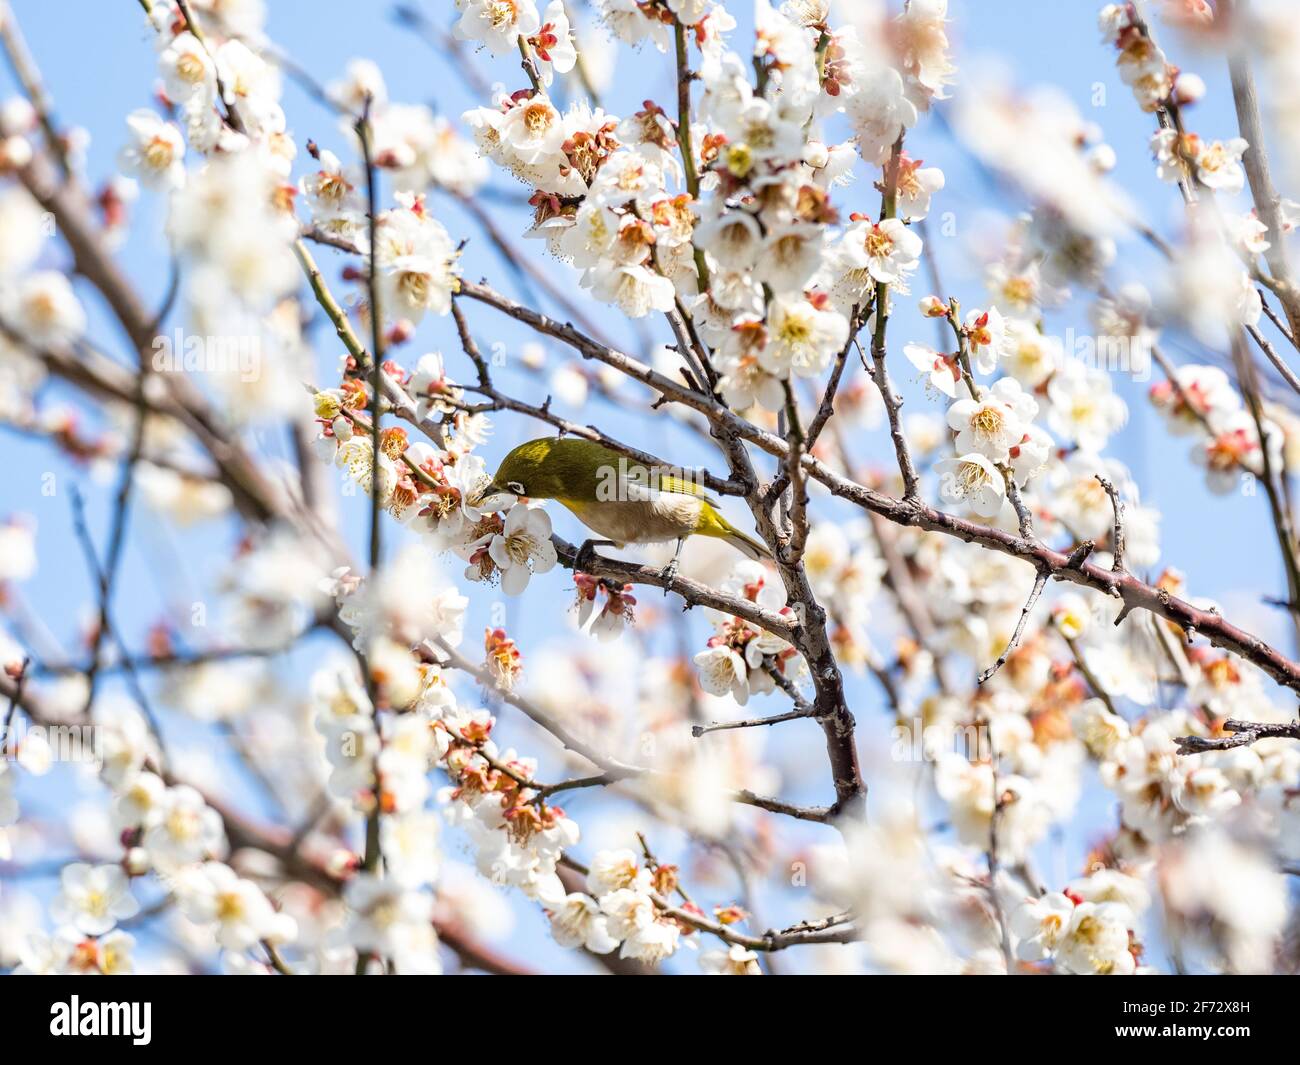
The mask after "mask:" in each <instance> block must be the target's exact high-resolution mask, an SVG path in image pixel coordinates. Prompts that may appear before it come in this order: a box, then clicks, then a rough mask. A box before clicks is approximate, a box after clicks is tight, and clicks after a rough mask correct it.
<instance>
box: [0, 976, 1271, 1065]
mask: <svg viewBox="0 0 1300 1065" xmlns="http://www.w3.org/2000/svg"><path fill="white" fill-rule="evenodd" d="M569 979H606V978H603V977H585V978H584V977H571V978H569ZM700 979H703V978H700ZM832 979H835V980H839V981H840V983H839V984H838V985H836V984H831V983H828V982H827V981H828V980H832ZM434 980H437V981H438V983H437V984H436V986H435V984H434V983H433V981H434ZM863 981H869V982H866V983H864V982H863ZM939 981H942V982H943V983H944V984H945V986H944V987H938V986H936V985H937V983H938V982H939ZM1067 981H1068V982H1067ZM1295 987H1296V985H1294V984H1291V983H1290V982H1289V981H1286V980H1279V979H1262V978H1260V979H1254V978H1199V979H1197V978H1177V977H1149V978H1143V977H1126V978H1122V979H1111V980H1108V979H1104V978H1103V979H1084V978H1079V977H1074V978H1071V977H1046V976H1044V977H1000V978H992V977H913V978H902V977H860V978H857V979H856V980H855V979H854V978H852V977H834V978H830V977H815V978H814V977H808V978H804V979H803V980H802V981H800V980H798V979H797V978H781V977H778V978H770V979H767V980H763V981H758V982H756V981H752V980H751V981H749V982H747V983H744V984H737V982H735V981H730V982H728V981H720V980H710V981H709V982H708V983H701V982H699V979H697V980H696V981H695V982H693V983H692V984H691V985H690V987H689V988H685V989H683V988H680V987H679V988H677V989H676V990H669V989H670V988H671V984H670V983H669V982H667V981H662V980H656V981H650V982H648V983H642V984H641V985H640V986H639V987H638V988H637V989H636V991H635V992H634V993H633V995H632V996H629V997H627V998H625V999H624V1000H623V1006H622V1007H620V1008H618V1009H614V1010H611V1009H610V1004H609V1003H604V1004H602V998H603V996H602V992H603V991H608V990H609V989H608V988H597V987H587V988H583V989H581V991H579V990H578V989H574V988H570V989H566V990H565V991H563V992H558V993H557V992H554V991H551V992H544V993H538V992H535V991H534V992H532V993H529V991H527V990H523V989H520V990H517V991H515V992H514V993H513V994H509V995H502V994H497V995H493V994H490V993H489V994H484V988H483V986H482V984H479V983H469V984H467V983H465V982H464V981H463V980H462V981H460V982H459V987H458V985H457V984H456V983H454V982H452V981H450V980H448V979H446V978H436V977H396V978H384V977H368V978H361V979H358V978H355V977H353V978H348V977H336V978H330V979H311V978H306V979H302V978H295V979H283V978H280V977H274V976H268V977H261V978H257V979H252V978H243V979H241V978H238V977H225V978H223V977H148V976H138V977H130V978H124V979H119V980H88V979H85V978H79V977H14V978H12V979H9V980H6V981H5V982H4V983H3V984H2V985H0V1003H3V1008H2V1009H0V1018H2V1020H3V1029H4V1039H5V1045H6V1047H7V1048H10V1049H14V1048H24V1049H39V1047H40V1045H41V1044H44V1045H47V1046H49V1047H50V1048H51V1049H54V1048H56V1047H57V1045H58V1044H60V1043H69V1044H76V1045H77V1046H78V1047H80V1048H84V1049H90V1048H91V1047H90V1044H93V1043H97V1042H98V1043H111V1044H113V1045H114V1049H115V1050H117V1049H120V1050H125V1051H127V1052H128V1053H130V1052H146V1053H147V1052H151V1051H157V1050H163V1051H171V1052H176V1051H182V1052H184V1051H196V1050H197V1051H201V1052H204V1053H211V1052H215V1051H221V1050H225V1049H246V1050H255V1051H256V1052H258V1053H265V1052H268V1051H270V1052H275V1051H279V1050H292V1051H297V1052H303V1051H306V1052H311V1051H312V1050H315V1049H317V1048H319V1049H320V1050H321V1051H325V1052H328V1053H330V1054H333V1055H337V1054H340V1053H347V1052H348V1051H350V1050H351V1049H353V1048H355V1049H356V1050H358V1051H362V1050H370V1051H371V1052H373V1051H374V1049H375V1048H376V1047H377V1046H384V1045H394V1044H400V1043H405V1042H406V1041H408V1040H411V1039H416V1038H419V1039H421V1040H424V1039H427V1038H428V1037H429V1036H430V1035H431V1034H432V1033H435V1032H437V1031H439V1030H447V1028H448V1026H451V1030H455V1028H456V1027H459V1025H460V1024H461V1023H463V1022H469V1024H470V1027H471V1030H474V1031H476V1032H477V1033H478V1036H479V1037H480V1038H487V1039H490V1034H489V1033H490V1032H491V1031H492V1030H493V1027H494V1025H495V1024H497V1023H498V1022H496V1021H494V1019H493V1018H494V1015H495V1014H497V1013H498V1011H500V1020H501V1022H505V1024H507V1025H509V1027H502V1028H501V1034H502V1036H503V1037H507V1038H511V1035H510V1033H511V1032H514V1033H515V1035H517V1034H518V1033H517V1026H518V1025H519V1023H520V1020H521V1018H520V1015H519V1010H520V1008H521V1007H524V1008H528V1009H529V1010H530V1012H531V1011H532V1010H534V1009H535V1010H536V1011H537V1015H536V1016H533V1017H532V1019H531V1020H529V1021H527V1022H525V1023H526V1025H527V1026H528V1027H530V1028H532V1027H535V1026H537V1025H539V1023H540V1024H541V1027H540V1028H536V1030H537V1031H538V1032H539V1033H540V1032H541V1031H545V1027H546V1025H545V1020H544V1018H545V1014H546V1012H547V1011H548V1009H555V1010H559V1011H560V1012H561V1014H562V1015H563V1016H564V1017H565V1020H566V1023H565V1025H564V1027H565V1028H566V1029H568V1030H569V1036H570V1037H572V1036H575V1035H579V1034H580V1035H581V1037H588V1036H589V1035H591V1034H596V1033H597V1032H599V1031H601V1030H603V1029H606V1028H608V1029H609V1031H610V1034H611V1035H616V1036H617V1037H618V1038H620V1039H627V1038H628V1036H629V1034H630V1033H631V1031H632V1030H634V1029H637V1028H639V1027H640V1025H638V1024H633V1025H632V1026H631V1028H629V1027H628V1021H629V1020H630V1015H629V1014H628V1013H627V1012H626V1009H627V1007H629V1006H631V1005H632V1003H634V1002H635V1003H636V1008H637V1011H638V1013H640V1012H641V1011H645V1012H644V1014H643V1015H642V1017H641V1020H642V1021H644V1020H646V1019H648V1018H650V1017H653V1016H655V1015H658V1016H660V1017H666V1016H675V1017H679V1018H681V1020H682V1021H683V1022H686V1023H690V1019H691V1018H692V1017H695V1018H696V1021H697V1022H698V1021H700V1020H702V1019H703V1018H704V1017H712V1018H714V1019H715V1020H718V1021H725V1023H722V1024H719V1025H718V1026H716V1029H715V1031H716V1036H717V1038H719V1039H720V1040H721V1041H722V1044H723V1045H726V1043H727V1042H729V1041H734V1040H737V1039H739V1040H741V1041H742V1042H748V1041H749V1040H750V1039H752V1036H753V1035H754V1034H755V1033H754V1032H752V1031H747V1030H746V1018H755V1017H757V1016H764V1017H766V1018H767V1020H766V1021H765V1022H764V1024H763V1025H762V1027H763V1028H767V1027H768V1026H769V1025H772V1024H780V1023H783V1022H782V1018H785V1019H786V1020H788V1021H789V1022H791V1023H792V1024H796V1025H797V1026H798V1027H799V1028H800V1029H801V1030H802V1031H803V1036H804V1038H806V1037H807V1035H808V1031H809V1027H810V1025H815V1026H817V1027H820V1026H822V1025H823V1024H826V1025H834V1024H842V1023H843V1022H846V1021H847V1022H848V1024H849V1025H851V1026H852V1030H853V1035H852V1037H851V1038H852V1039H853V1041H854V1043H856V1044H857V1045H858V1046H860V1047H861V1048H862V1049H863V1050H867V1051H869V1049H870V1047H871V1044H872V1041H873V1039H874V1035H876V1034H878V1035H879V1036H880V1037H882V1038H887V1039H888V1040H889V1042H890V1044H891V1045H897V1044H899V1043H900V1042H901V1043H903V1045H909V1044H914V1045H916V1046H917V1047H918V1048H920V1047H924V1049H925V1050H926V1052H927V1053H929V1054H932V1053H933V1052H934V1051H936V1050H941V1049H942V1048H943V1047H944V1046H945V1045H946V1044H948V1045H951V1046H952V1047H953V1048H954V1049H956V1048H963V1049H967V1050H969V1049H970V1048H971V1047H974V1046H979V1045H981V1043H983V1042H984V1041H986V1040H987V1039H989V1038H991V1037H993V1038H997V1039H999V1040H1003V1039H1011V1040H1014V1045H1016V1046H1017V1047H1020V1048H1022V1049H1026V1050H1028V1049H1029V1048H1032V1047H1034V1046H1036V1045H1039V1044H1037V1042H1036V1040H1037V1039H1038V1037H1042V1039H1043V1040H1044V1042H1043V1043H1042V1044H1041V1046H1042V1047H1043V1049H1044V1050H1045V1051H1046V1050H1047V1049H1048V1048H1053V1049H1055V1050H1059V1049H1060V1047H1061V1045H1062V1039H1063V1037H1064V1039H1065V1040H1066V1042H1068V1043H1070V1044H1073V1045H1076V1046H1080V1047H1083V1046H1092V1045H1095V1043H1096V1042H1097V1041H1099V1040H1100V1041H1111V1040H1113V1041H1115V1042H1117V1043H1130V1042H1136V1043H1143V1042H1160V1041H1172V1042H1173V1043H1175V1044H1177V1045H1178V1046H1179V1049H1180V1052H1181V1051H1184V1050H1186V1049H1187V1046H1188V1044H1190V1043H1203V1044H1207V1045H1209V1046H1212V1047H1214V1048H1215V1049H1217V1050H1219V1051H1221V1052H1228V1053H1231V1044H1233V1043H1242V1042H1249V1041H1251V1040H1253V1039H1258V1038H1261V1037H1263V1038H1266V1039H1268V1038H1273V1039H1280V1038H1282V1037H1283V1036H1284V1035H1285V1034H1289V1033H1290V1032H1291V1031H1293V1029H1294V1017H1295V1006H1294V1004H1293V1001H1292V999H1293V996H1294V993H1295ZM461 993H463V994H464V995H465V996H466V1003H465V1006H464V1008H461V1007H459V1006H458V1005H457V1001H458V999H459V997H460V994H461ZM769 995H770V996H772V1000H773V1001H772V1011H771V1012H765V1013H763V1014H756V1013H755V1012H754V1008H755V1006H758V1005H759V1004H760V1003H761V1001H762V1000H764V999H765V998H767V996H769ZM469 996H473V998H472V999H470V998H469ZM739 996H743V1000H742V999H740V998H739ZM660 998H662V1001H661V1002H660V1001H657V1000H659V999H660ZM530 1002H531V1003H532V1006H531V1007H528V1006H526V1005H525V1004H527V1003H530ZM548 1003H549V1006H548ZM557 1019H558V1018H557ZM714 1027H715V1026H713V1025H710V1024H707V1023H706V1024H701V1023H690V1029H691V1034H690V1035H689V1037H688V1038H689V1040H690V1042H691V1046H692V1051H693V1052H695V1053H698V1040H699V1038H700V1036H701V1035H702V1034H703V1033H704V1032H705V1031H707V1030H709V1029H712V1028H714ZM684 1037H685V1036H684ZM1225 1044H1226V1045H1225ZM429 1045H433V1044H429ZM485 1049H486V1048H485ZM664 1049H667V1048H660V1052H661V1053H662V1052H663V1050H664ZM15 1060H16V1059H15Z"/></svg>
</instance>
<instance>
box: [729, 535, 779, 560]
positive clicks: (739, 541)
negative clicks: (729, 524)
mask: <svg viewBox="0 0 1300 1065" xmlns="http://www.w3.org/2000/svg"><path fill="white" fill-rule="evenodd" d="M722 539H724V540H726V541H727V543H729V544H730V545H731V546H732V547H734V548H735V549H736V550H737V551H739V552H740V553H741V554H742V555H744V556H745V557H746V558H752V559H754V561H756V562H757V561H759V560H761V559H765V558H767V559H770V558H771V557H772V552H771V551H769V550H768V549H767V545H766V544H761V543H759V542H758V541H757V540H755V539H754V538H753V537H752V536H746V535H745V534H744V533H743V532H741V531H740V530H739V529H728V530H727V531H726V532H725V533H724V534H723V536H722Z"/></svg>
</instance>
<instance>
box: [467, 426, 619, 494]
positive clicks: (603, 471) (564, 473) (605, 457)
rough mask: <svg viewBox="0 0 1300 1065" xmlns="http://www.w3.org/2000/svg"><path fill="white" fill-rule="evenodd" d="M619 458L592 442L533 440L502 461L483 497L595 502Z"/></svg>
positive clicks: (616, 454) (568, 438) (568, 439)
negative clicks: (597, 492) (599, 484)
mask: <svg viewBox="0 0 1300 1065" xmlns="http://www.w3.org/2000/svg"><path fill="white" fill-rule="evenodd" d="M619 458H620V456H619V454H618V452H616V451H611V450H610V449H609V448H607V447H603V446H601V445H600V444H597V443H595V442H593V441H591V440H580V439H577V438H574V437H566V438H564V439H557V438H555V437H553V436H545V437H542V438H541V439H540V440H530V441H528V443H526V444H520V445H519V446H518V447H517V448H515V449H514V450H513V451H511V452H510V454H508V455H507V456H506V457H505V458H504V459H502V460H501V465H500V466H499V467H497V472H496V474H495V475H494V476H493V478H492V483H491V484H489V485H488V486H487V488H485V489H484V490H483V497H484V498H487V497H488V496H492V495H499V494H501V493H509V494H510V495H513V496H515V497H526V498H528V499H561V500H563V499H573V500H587V501H592V500H595V499H596V486H597V484H598V483H599V482H600V479H601V478H602V476H605V477H608V476H609V471H610V470H612V469H617V468H618V462H619Z"/></svg>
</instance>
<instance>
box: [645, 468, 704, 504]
mask: <svg viewBox="0 0 1300 1065" xmlns="http://www.w3.org/2000/svg"><path fill="white" fill-rule="evenodd" d="M627 482H628V484H629V485H632V486H635V487H637V488H644V489H645V490H646V491H647V492H652V491H653V490H654V489H658V490H659V491H660V492H671V493H673V494H674V495H683V496H696V497H698V498H700V499H703V500H704V501H705V502H706V503H711V504H713V505H714V506H717V505H718V501H717V500H716V499H714V498H713V496H711V495H709V493H708V492H707V491H705V489H704V486H703V485H701V484H699V483H698V482H696V481H692V480H688V479H687V478H685V477H681V476H678V475H677V474H675V473H667V472H665V471H664V470H662V469H656V470H655V471H654V472H653V473H652V472H651V471H649V470H647V469H646V468H645V467H644V466H636V465H633V466H631V467H629V468H628V471H627Z"/></svg>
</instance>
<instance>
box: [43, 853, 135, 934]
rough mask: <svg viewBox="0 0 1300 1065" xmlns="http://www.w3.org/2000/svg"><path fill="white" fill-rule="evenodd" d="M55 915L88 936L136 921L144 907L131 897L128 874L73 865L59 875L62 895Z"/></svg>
mask: <svg viewBox="0 0 1300 1065" xmlns="http://www.w3.org/2000/svg"><path fill="white" fill-rule="evenodd" d="M51 911H52V913H53V914H54V916H55V918H56V919H57V920H59V921H64V922H67V923H68V924H71V925H73V926H75V927H76V928H77V930H78V931H80V932H83V933H85V934H86V935H88V936H100V935H103V934H104V933H105V932H108V931H111V930H112V928H113V926H114V925H116V924H117V922H118V921H122V920H125V919H126V918H128V917H134V916H135V915H136V914H137V913H138V912H139V911H140V904H139V903H138V902H137V901H136V900H135V896H134V895H132V894H131V886H130V882H129V881H128V880H127V876H126V873H124V872H123V871H122V870H121V868H119V867H118V866H116V865H87V864H86V863H84V862H73V863H72V864H71V865H65V866H64V867H63V871H62V872H61V873H60V875H59V894H58V897H57V898H56V899H55V900H54V903H53V905H52V907H51Z"/></svg>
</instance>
